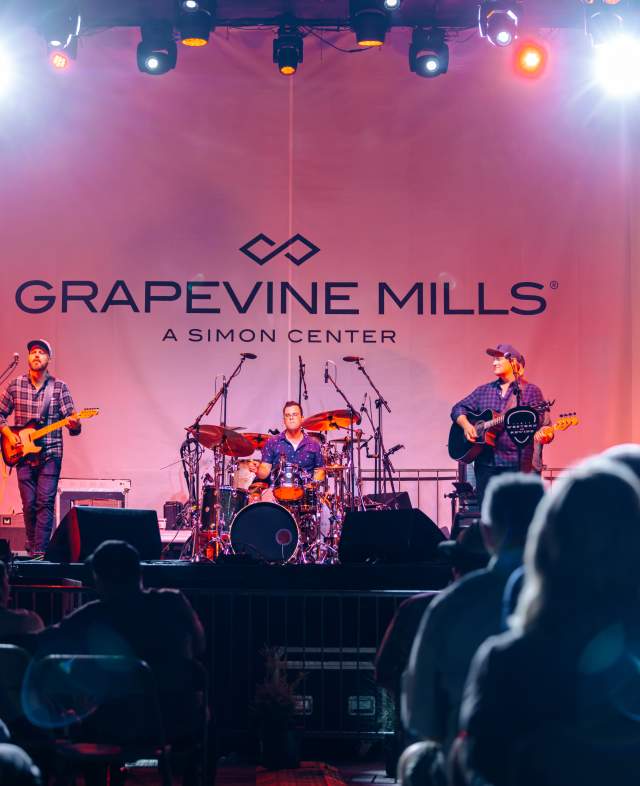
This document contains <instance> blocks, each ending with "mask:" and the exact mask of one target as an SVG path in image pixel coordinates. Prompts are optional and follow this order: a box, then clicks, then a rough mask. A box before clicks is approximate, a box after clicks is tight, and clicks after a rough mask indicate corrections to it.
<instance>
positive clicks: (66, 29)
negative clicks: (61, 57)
mask: <svg viewBox="0 0 640 786" xmlns="http://www.w3.org/2000/svg"><path fill="white" fill-rule="evenodd" d="M81 24H82V20H81V17H80V12H79V11H78V8H77V4H76V3H73V2H67V1H66V0H62V2H58V3H56V4H55V5H54V6H53V8H51V9H50V10H49V12H48V13H47V14H45V16H44V17H43V19H42V22H41V25H40V31H41V33H42V35H43V36H44V38H45V40H46V42H47V44H48V46H49V47H51V48H55V49H65V48H66V47H68V46H69V44H70V43H71V41H72V40H73V38H74V37H77V36H78V35H79V34H80V27H81Z"/></svg>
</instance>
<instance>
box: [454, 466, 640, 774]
mask: <svg viewBox="0 0 640 786" xmlns="http://www.w3.org/2000/svg"><path fill="white" fill-rule="evenodd" d="M639 562H640V483H639V482H638V480H637V478H636V477H635V476H634V475H633V474H632V472H631V471H630V470H629V469H628V468H627V467H625V466H623V465H622V463H621V462H619V461H614V460H612V459H610V458H609V459H607V458H602V457H596V458H592V459H589V460H587V461H585V462H583V463H582V464H579V465H577V466H575V467H573V468H572V469H571V471H569V472H567V473H566V475H565V476H563V477H562V478H561V479H560V480H558V481H556V483H555V484H554V485H553V487H552V489H551V491H550V492H549V493H548V494H547V496H546V497H545V499H544V500H543V501H542V503H541V504H540V506H539V508H538V511H537V512H536V516H535V519H534V522H533V525H532V527H531V532H530V535H529V539H528V541H527V546H526V550H525V579H524V586H523V588H522V592H521V594H520V597H519V600H518V604H517V607H516V610H515V613H514V615H513V617H512V623H511V624H512V630H511V631H509V632H507V633H504V634H502V635H500V636H497V637H493V638H491V639H489V640H488V641H486V642H485V643H484V644H483V645H482V646H481V647H480V649H479V651H478V653H477V654H476V656H475V657H474V660H473V663H472V666H471V669H470V673H469V679H468V682H467V686H466V688H465V695H464V699H463V703H462V707H461V715H460V728H461V736H460V738H459V740H458V741H457V743H456V748H455V754H454V756H453V762H454V768H453V773H454V776H453V781H454V782H456V783H458V782H460V780H462V781H463V782H466V783H472V782H473V783H476V782H478V779H484V780H486V781H488V782H490V783H491V784H492V786H507V785H508V784H511V783H514V779H513V770H514V768H515V767H517V766H518V762H519V760H521V755H522V750H523V746H525V747H526V744H527V741H529V743H530V741H531V739H532V738H535V735H540V734H542V733H546V732H547V731H548V729H549V728H551V726H552V725H554V724H555V725H556V726H557V724H560V725H561V726H562V727H563V729H564V730H565V731H566V730H567V729H569V730H572V731H587V732H588V734H589V735H593V739H598V737H599V730H600V732H602V731H603V730H607V731H608V730H610V729H611V728H612V724H613V725H614V726H615V727H616V728H617V727H618V724H619V723H621V728H624V733H625V734H628V732H629V728H631V729H632V730H633V731H634V732H635V734H636V735H638V724H637V719H638V718H640V701H639V699H640V686H639V684H638V683H639V681H640V678H639V676H638V668H637V663H638V658H639V653H640V647H639V646H638V639H639V636H638V627H639V623H638V612H637V609H638V600H639V595H640V572H639V571H638V564H639ZM600 736H601V737H604V734H601V735H600ZM583 749H584V748H583ZM553 750H555V753H552V751H553ZM558 750H561V748H558V747H557V746H556V747H555V748H554V747H553V746H552V745H551V743H550V742H547V745H546V747H545V746H544V745H543V746H542V747H541V748H540V750H539V751H538V754H539V755H542V756H544V755H545V751H546V754H547V755H548V756H550V757H552V756H555V755H557V752H558ZM586 750H588V752H589V753H590V754H592V755H593V756H592V757H591V758H593V757H595V758H593V760H594V761H596V760H597V751H596V750H595V747H594V748H593V749H591V750H589V749H586ZM540 751H541V752H542V753H541V754H540ZM636 754H637V747H636V748H635V749H634V750H633V756H634V757H635V756H636ZM569 758H570V760H571V772H570V773H568V774H567V773H566V772H565V773H564V775H563V777H561V780H562V782H564V783H569V782H575V783H580V784H581V786H590V784H591V783H593V782H594V780H593V778H591V777H590V775H589V770H588V769H585V768H584V767H582V762H581V761H580V759H581V758H582V757H575V756H573V757H569ZM539 763H540V764H541V765H542V764H544V765H548V766H549V767H551V769H553V765H554V762H553V761H547V762H539ZM565 763H566V762H565ZM601 763H602V762H601ZM619 763H620V761H619V760H618V761H617V762H616V759H615V757H611V758H610V761H609V762H608V763H607V765H606V766H608V767H609V770H610V772H611V773H612V774H613V769H612V766H613V765H616V766H617V765H618V764H619ZM558 766H559V761H558ZM540 769H542V766H541V768H540ZM579 770H581V773H580V776H578V771H579ZM636 770H637V767H636V766H634V767H633V768H631V771H630V772H628V773H627V776H628V777H625V776H624V774H623V775H622V776H621V774H620V767H619V766H618V767H617V770H616V777H614V779H613V781H612V782H615V783H616V786H623V784H624V786H627V784H631V783H635V782H637V771H636ZM595 771H596V770H595V769H594V770H593V772H595ZM567 775H568V779H567ZM572 776H573V777H572ZM601 776H602V773H601V772H598V776H597V778H598V779H599V778H601ZM556 780H557V778H552V779H551V780H545V778H542V777H541V778H540V779H539V780H538V784H539V786H546V784H547V783H552V782H555V781H556ZM519 781H520V782H523V781H522V778H520V779H519ZM527 782H529V781H527ZM598 782H599V783H601V782H602V781H601V780H598Z"/></svg>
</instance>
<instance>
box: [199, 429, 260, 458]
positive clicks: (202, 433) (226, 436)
mask: <svg viewBox="0 0 640 786" xmlns="http://www.w3.org/2000/svg"><path fill="white" fill-rule="evenodd" d="M186 431H188V432H189V434H192V435H193V436H194V437H195V438H196V439H197V440H198V442H199V443H200V444H201V445H202V447H204V448H220V449H221V450H222V452H223V453H224V454H225V455H226V456H236V457H240V456H250V455H251V454H252V453H253V450H254V448H253V445H252V444H251V442H249V440H248V439H245V438H244V436H243V435H242V434H239V433H238V432H237V431H234V430H233V429H230V428H224V427H223V426H210V425H207V426H199V427H198V428H197V429H193V428H191V427H189V428H187V429H186Z"/></svg>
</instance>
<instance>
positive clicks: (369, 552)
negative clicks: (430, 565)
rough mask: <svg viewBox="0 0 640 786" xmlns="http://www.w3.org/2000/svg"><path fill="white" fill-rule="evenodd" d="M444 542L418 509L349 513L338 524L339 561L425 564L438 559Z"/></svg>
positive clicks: (442, 536)
mask: <svg viewBox="0 0 640 786" xmlns="http://www.w3.org/2000/svg"><path fill="white" fill-rule="evenodd" d="M444 539H445V537H444V535H443V534H442V532H441V531H440V529H439V528H438V526H437V525H436V524H435V523H434V522H433V521H432V520H431V519H430V518H429V517H428V516H427V515H426V514H425V513H423V512H422V511H421V510H418V508H413V509H411V510H368V511H366V512H360V511H357V512H351V513H347V515H346V517H345V520H344V524H343V525H342V537H341V539H340V549H339V556H340V562H341V563H342V564H346V563H352V564H353V563H363V562H369V563H370V562H385V563H409V562H428V561H430V560H437V559H439V555H438V551H437V546H438V543H440V542H441V541H443V540H444Z"/></svg>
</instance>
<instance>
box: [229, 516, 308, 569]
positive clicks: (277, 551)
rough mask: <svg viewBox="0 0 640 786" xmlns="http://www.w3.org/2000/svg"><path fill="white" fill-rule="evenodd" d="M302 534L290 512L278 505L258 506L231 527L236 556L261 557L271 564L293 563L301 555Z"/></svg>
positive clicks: (232, 543) (232, 544)
mask: <svg viewBox="0 0 640 786" xmlns="http://www.w3.org/2000/svg"><path fill="white" fill-rule="evenodd" d="M299 542H300V533H299V532H298V526H297V524H296V521H295V519H294V518H293V516H292V515H291V513H289V511H288V510H287V509H286V508H284V507H282V505H277V504H275V503H274V502H256V503H254V504H253V505H248V506H247V507H246V508H244V509H243V510H241V511H240V512H239V513H238V514H237V515H236V517H235V518H234V520H233V524H232V525H231V548H232V549H233V553H234V554H246V555H248V556H250V557H259V558H262V559H264V560H266V561H267V562H279V563H281V564H284V563H285V562H292V561H294V560H295V558H296V555H297V553H298V544H299Z"/></svg>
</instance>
